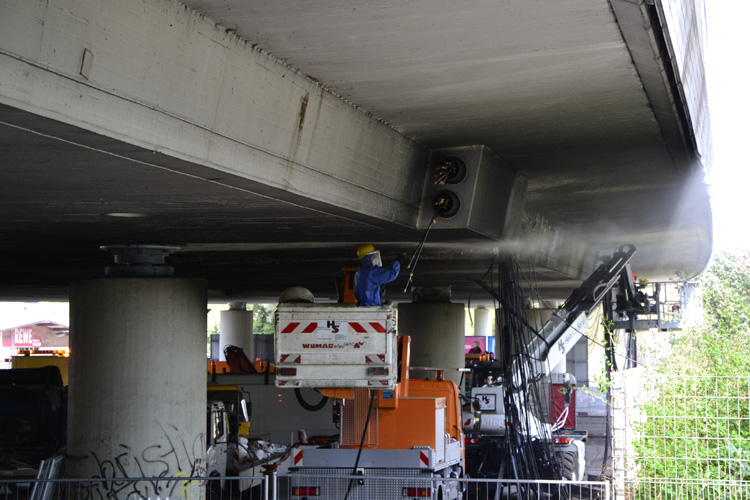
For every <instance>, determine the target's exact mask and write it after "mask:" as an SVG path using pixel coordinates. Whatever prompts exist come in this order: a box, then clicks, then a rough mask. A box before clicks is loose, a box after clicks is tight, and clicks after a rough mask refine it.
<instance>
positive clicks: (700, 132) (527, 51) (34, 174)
mask: <svg viewBox="0 0 750 500" xmlns="http://www.w3.org/2000/svg"><path fill="white" fill-rule="evenodd" d="M678 3H679V2H677V3H675V2H666V1H664V2H655V3H654V2H647V1H638V0H609V1H605V0H597V1H591V0H562V1H561V0H542V1H535V2H529V1H521V0H517V1H510V2H494V1H484V0H471V1H466V2H455V1H449V0H445V1H443V0H440V1H434V0H416V1H411V2H372V1H351V2H345V3H341V2H337V1H334V0H323V1H320V2H310V3H300V2H296V1H289V0H279V1H274V2H250V3H248V2H244V1H242V0H222V1H219V0H184V1H182V2H177V1H174V0H145V1H142V2H134V1H133V2H131V1H124V2H120V1H114V0H111V1H107V0H78V1H63V0H49V1H41V0H39V1H37V0H32V1H28V0H4V1H3V2H1V3H0V75H1V76H0V151H2V154H1V155H0V194H2V196H0V228H1V234H2V238H0V298H2V299H4V300H50V299H59V300H67V299H68V294H69V283H70V281H71V280H73V279H81V278H91V277H100V276H103V275H104V270H105V267H107V266H109V265H112V257H111V255H109V254H108V253H106V252H104V251H103V250H102V249H101V246H103V245H169V246H175V247H179V250H178V251H176V252H174V253H171V254H170V255H168V256H167V257H166V263H167V264H168V265H169V266H172V267H174V269H175V276H178V277H189V278H203V279H206V280H208V287H209V296H208V298H209V300H213V301H248V302H275V300H276V298H277V297H278V295H279V293H280V292H281V291H282V290H284V289H285V288H287V287H289V286H293V285H301V286H305V287H307V288H309V289H311V290H312V291H313V293H314V294H315V295H316V297H318V298H319V299H329V300H335V299H336V297H337V288H336V278H337V277H338V276H339V274H340V270H341V267H342V266H354V265H356V258H355V254H356V248H357V246H358V245H360V244H361V243H372V244H374V245H376V246H377V247H378V248H379V249H381V250H382V252H383V254H384V257H385V258H386V259H388V258H390V257H394V256H395V255H397V254H399V253H402V252H405V253H407V255H409V256H411V254H412V253H413V252H414V251H415V249H416V248H417V245H418V243H419V242H420V240H421V239H422V238H423V236H424V234H425V231H426V230H427V227H428V226H429V227H430V231H429V234H427V239H426V243H425V245H424V249H423V251H422V253H421V256H420V260H419V262H418V265H417V267H416V268H415V273H414V281H413V282H414V284H415V285H419V286H448V285H449V286H451V287H452V291H453V296H454V299H455V300H465V299H466V298H467V297H468V296H469V294H471V293H472V290H474V291H475V293H474V295H472V301H481V300H482V299H483V298H482V297H481V295H480V294H478V292H476V290H475V287H474V283H473V282H472V281H470V280H469V279H467V277H472V276H473V277H480V276H482V275H483V274H484V273H485V271H486V270H487V269H488V268H489V266H490V265H491V263H492V259H493V256H494V255H496V254H497V253H500V252H508V251H510V252H516V253H517V255H518V257H519V262H520V263H521V265H522V266H523V268H524V270H525V271H527V272H528V273H529V277H530V278H529V279H530V280H531V281H533V282H534V283H535V287H536V288H538V290H539V291H540V292H541V293H542V294H543V295H544V296H545V297H546V298H549V299H562V298H564V297H566V296H567V295H568V293H569V292H570V290H572V289H573V288H574V287H575V286H576V285H577V284H579V283H580V281H581V280H582V279H583V278H585V277H586V276H587V275H588V274H589V273H590V271H591V269H592V267H593V266H594V264H595V262H596V259H597V255H607V254H611V252H612V250H613V249H614V248H615V247H617V246H618V245H620V244H623V243H632V244H634V245H635V246H636V247H637V249H638V253H637V255H636V257H635V258H634V260H633V262H632V264H633V269H634V271H635V272H636V273H637V274H638V276H639V277H645V278H649V279H652V280H653V279H660V280H662V279H685V278H690V277H693V276H695V275H696V274H697V273H699V272H700V271H701V270H702V269H703V268H704V267H705V265H706V263H707V262H708V259H709V257H710V254H711V242H712V229H711V210H710V203H709V197H708V193H707V188H706V185H705V183H704V178H703V176H704V169H705V168H706V166H707V163H708V162H707V158H708V157H709V156H710V138H709V125H708V122H709V118H708V112H707V109H706V95H705V81H704V79H703V60H702V37H703V30H704V26H703V22H704V19H703V12H702V4H701V2H695V3H694V4H693V3H688V4H689V6H690V8H688V9H677V8H675V7H674V6H673V5H677V4H678ZM652 4H653V5H652ZM455 157H459V158H460V159H462V160H464V161H465V164H466V171H467V175H466V178H465V180H464V181H463V182H462V183H459V184H456V185H447V186H444V187H445V188H446V189H450V190H453V191H455V192H457V193H458V194H457V196H458V197H459V198H460V210H459V213H457V214H456V215H455V216H454V217H452V218H445V217H438V219H437V222H436V223H435V224H434V225H432V226H430V225H429V221H430V218H431V215H432V214H433V211H434V209H433V206H432V200H433V198H434V196H435V193H436V190H442V189H443V187H436V186H434V185H433V179H434V171H435V170H434V169H435V166H436V165H439V164H441V163H443V160H445V159H446V158H455ZM406 279H407V277H406V276H405V275H402V276H401V277H400V278H399V280H398V281H397V282H396V283H395V284H394V285H393V286H392V287H391V289H389V297H390V298H391V299H393V300H396V301H399V300H409V299H410V295H409V294H408V293H403V292H402V289H403V288H404V287H405V285H406Z"/></svg>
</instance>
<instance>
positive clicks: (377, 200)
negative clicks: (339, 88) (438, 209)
mask: <svg viewBox="0 0 750 500" xmlns="http://www.w3.org/2000/svg"><path fill="white" fill-rule="evenodd" d="M0 75H2V76H0V103H2V104H7V105H9V106H13V107H16V108H19V109H22V110H25V111H30V112H32V113H35V114H37V115H41V116H44V117H48V118H53V119H55V120H59V121H61V122H64V123H68V124H71V125H75V126H77V127H81V128H84V129H86V130H90V131H93V132H96V133H98V134H102V135H104V136H107V137H111V138H114V139H118V140H121V141H124V142H127V143H130V144H134V145H137V146H140V147H143V148H147V149H150V150H153V151H155V152H159V153H164V154H166V155H169V156H173V157H176V158H180V159H182V160H187V161H190V162H194V163H197V164H200V165H204V166H207V167H211V168H214V169H217V170H219V171H222V172H227V173H231V174H235V175H238V176H241V177H243V178H247V179H251V180H254V181H258V182H261V183H263V184H266V185H268V186H271V187H276V188H280V189H283V190H285V191H288V192H290V193H294V194H298V195H301V196H304V197H307V198H311V199H314V200H317V201H322V202H325V203H329V204H332V205H335V206H337V207H340V208H344V209H348V210H353V211H356V212H360V213H366V214H369V215H372V216H375V217H378V218H382V219H385V220H389V221H393V222H396V223H399V224H403V225H405V226H409V227H414V225H415V221H416V217H417V212H418V206H419V198H420V195H421V190H422V180H423V175H424V168H425V167H424V165H425V159H426V151H425V150H424V148H423V147H421V146H419V145H418V144H416V143H415V142H413V141H412V140H410V139H409V138H407V137H405V136H403V135H402V134H400V133H399V132H397V131H396V130H394V129H393V128H391V127H390V126H388V125H387V124H384V123H382V122H381V121H379V120H377V119H376V118H374V117H372V116H370V115H369V114H367V113H366V112H364V111H363V110H361V109H358V108H356V107H355V106H352V105H351V104H349V103H347V102H345V101H344V100H342V99H340V98H339V97H337V96H336V95H333V94H332V93H330V92H328V91H327V90H326V89H325V88H323V87H322V86H320V85H319V84H317V83H316V82H314V81H312V80H311V79H309V78H307V77H305V76H303V75H301V74H300V73H298V72H296V71H295V70H294V69H292V68H289V67H288V66H286V65H285V64H284V63H283V62H282V61H279V60H277V59H275V58H274V57H272V56H271V55H269V54H266V53H264V52H262V51H260V50H258V49H257V48H254V47H253V45H252V44H250V43H248V42H247V41H245V40H243V39H241V38H240V37H238V36H236V35H235V34H233V33H232V32H230V31H227V30H226V29H224V28H222V27H221V26H218V25H216V24H214V23H213V22H211V21H210V20H208V19H206V18H204V17H202V16H200V15H199V14H197V13H195V12H194V11H191V10H189V9H188V8H186V7H185V6H184V5H182V4H180V3H179V2H176V1H172V0H145V1H138V2H136V1H117V0H103V1H99V0H76V1H63V0H49V1H46V0H44V1H43V0H36V1H28V0H7V1H5V2H3V4H2V6H0Z"/></svg>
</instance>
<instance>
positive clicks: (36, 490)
mask: <svg viewBox="0 0 750 500" xmlns="http://www.w3.org/2000/svg"><path fill="white" fill-rule="evenodd" d="M0 477H1V476H0ZM269 484H270V481H269V477H267V476H266V477H264V476H252V477H233V478H229V479H223V478H220V477H185V476H177V477H128V478H109V479H99V478H92V479H67V478H60V479H37V478H23V479H0V500H116V499H121V500H172V499H174V500H177V499H181V500H203V499H206V500H231V499H242V500H266V499H268V498H270V497H268V496H265V495H267V492H269V491H271V488H270V487H269Z"/></svg>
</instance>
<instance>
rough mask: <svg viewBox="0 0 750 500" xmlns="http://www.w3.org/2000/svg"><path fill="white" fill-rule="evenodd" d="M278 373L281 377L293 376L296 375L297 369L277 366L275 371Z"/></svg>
mask: <svg viewBox="0 0 750 500" xmlns="http://www.w3.org/2000/svg"><path fill="white" fill-rule="evenodd" d="M276 373H277V374H278V375H281V376H282V377H294V376H295V375H297V369H296V368H279V369H278V371H277V372H276Z"/></svg>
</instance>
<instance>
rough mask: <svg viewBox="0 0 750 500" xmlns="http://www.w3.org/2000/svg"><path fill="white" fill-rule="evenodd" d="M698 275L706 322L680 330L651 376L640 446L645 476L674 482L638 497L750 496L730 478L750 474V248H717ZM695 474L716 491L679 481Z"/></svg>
mask: <svg viewBox="0 0 750 500" xmlns="http://www.w3.org/2000/svg"><path fill="white" fill-rule="evenodd" d="M699 282H700V289H701V292H702V297H703V309H704V315H705V317H704V324H703V325H701V326H699V327H695V328H692V329H687V330H684V331H682V332H681V334H680V335H679V336H678V337H675V339H674V341H673V348H672V350H671V352H670V353H669V354H668V355H667V356H665V358H664V359H663V360H662V362H661V364H660V365H659V367H658V369H657V373H655V374H653V375H652V376H649V377H646V379H647V380H648V383H649V387H648V388H647V389H648V390H649V391H650V392H651V394H652V397H649V398H648V400H647V401H645V402H644V403H643V404H642V405H641V410H642V411H643V412H644V414H645V415H646V418H645V420H644V421H643V422H642V423H641V425H640V426H638V433H639V435H640V439H639V440H638V441H637V442H636V446H635V450H636V453H637V455H638V457H639V458H638V464H639V468H640V471H639V473H640V476H641V477H645V478H650V479H660V480H662V479H669V480H672V481H673V482H671V483H670V482H667V481H659V482H653V483H648V482H645V481H644V482H642V485H641V488H640V490H639V491H638V495H637V498H735V497H736V496H737V497H739V496H743V495H744V496H743V498H744V497H746V496H747V491H743V490H741V489H740V490H735V491H726V489H725V486H724V485H725V482H726V481H742V482H744V481H748V480H750V470H748V467H747V465H746V464H747V463H748V456H749V455H750V426H748V425H747V422H748V421H750V407H749V406H750V405H748V394H750V384H749V383H748V380H750V378H749V376H750V252H744V253H740V254H728V253H721V254H718V255H717V256H716V258H715V259H714V260H713V262H712V263H711V265H710V266H709V268H708V269H707V270H706V271H705V272H704V273H703V274H702V275H701V276H700V277H699ZM674 480H679V481H674ZM695 480H699V481H701V482H703V483H704V484H710V486H706V488H709V489H711V491H708V490H707V489H705V488H703V489H701V490H696V491H694V492H693V491H687V492H686V491H683V490H681V489H680V488H683V487H684V484H681V482H682V483H684V482H685V481H695ZM710 480H715V482H713V483H709V481H710ZM670 484H671V486H669V485H670ZM649 485H650V486H649ZM655 489H658V490H659V491H654V490H655Z"/></svg>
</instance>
